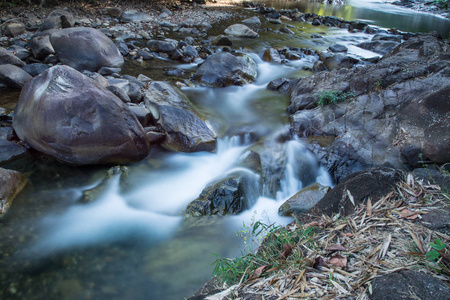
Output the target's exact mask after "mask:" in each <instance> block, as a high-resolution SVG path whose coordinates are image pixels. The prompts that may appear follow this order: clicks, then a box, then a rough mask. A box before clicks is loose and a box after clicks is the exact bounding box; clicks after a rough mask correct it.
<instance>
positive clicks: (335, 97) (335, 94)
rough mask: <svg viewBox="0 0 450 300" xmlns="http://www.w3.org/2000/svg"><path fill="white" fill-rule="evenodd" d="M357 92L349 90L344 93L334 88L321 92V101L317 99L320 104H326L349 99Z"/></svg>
mask: <svg viewBox="0 0 450 300" xmlns="http://www.w3.org/2000/svg"><path fill="white" fill-rule="evenodd" d="M355 96H356V95H355V93H352V92H348V93H344V92H343V91H340V90H332V91H322V93H320V94H319V101H317V104H318V105H320V106H325V105H328V104H336V103H340V102H344V101H347V100H348V99H350V98H353V97H355Z"/></svg>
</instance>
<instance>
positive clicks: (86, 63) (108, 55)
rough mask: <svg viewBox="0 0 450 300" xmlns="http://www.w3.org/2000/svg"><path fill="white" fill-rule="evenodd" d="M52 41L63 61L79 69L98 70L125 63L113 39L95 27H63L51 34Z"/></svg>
mask: <svg viewBox="0 0 450 300" xmlns="http://www.w3.org/2000/svg"><path fill="white" fill-rule="evenodd" d="M50 41H51V43H52V45H53V48H54V49H55V52H56V54H57V55H58V57H59V59H60V60H61V62H62V63H63V64H65V65H69V66H71V67H72V68H74V69H77V70H79V71H83V70H88V71H93V72H96V71H98V70H99V69H100V68H102V67H119V66H121V65H122V64H123V57H122V55H121V54H120V52H119V49H117V46H116V45H115V44H114V43H113V41H111V40H110V39H109V38H108V37H107V36H106V35H104V34H103V33H102V32H101V31H98V30H96V29H93V28H85V27H75V28H66V29H61V30H58V31H57V32H54V33H52V34H51V35H50Z"/></svg>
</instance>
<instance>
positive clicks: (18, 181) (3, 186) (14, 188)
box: [0, 168, 27, 216]
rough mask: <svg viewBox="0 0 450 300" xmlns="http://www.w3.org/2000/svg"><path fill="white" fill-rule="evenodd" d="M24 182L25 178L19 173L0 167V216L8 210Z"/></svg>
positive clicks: (25, 181)
mask: <svg viewBox="0 0 450 300" xmlns="http://www.w3.org/2000/svg"><path fill="white" fill-rule="evenodd" d="M26 183H27V178H26V177H25V176H24V175H22V174H21V173H19V172H17V171H13V170H7V169H3V168H0V216H2V215H3V214H5V213H6V212H7V211H8V209H9V207H10V206H11V204H12V202H13V200H14V198H15V197H16V196H17V195H18V194H19V193H20V192H21V191H22V190H23V188H24V187H25V185H26Z"/></svg>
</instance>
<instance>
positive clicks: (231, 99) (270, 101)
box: [0, 1, 448, 299]
mask: <svg viewBox="0 0 450 300" xmlns="http://www.w3.org/2000/svg"><path fill="white" fill-rule="evenodd" d="M353 2H357V1H350V5H354V6H345V7H347V8H342V7H341V6H338V7H333V6H324V5H323V4H317V3H313V4H310V5H312V6H310V7H309V8H311V7H313V6H314V5H316V6H315V7H317V8H316V12H318V13H323V14H331V13H328V11H327V9H330V10H331V11H332V12H333V14H335V15H338V16H342V17H344V18H346V19H357V18H363V19H364V20H365V21H368V22H371V23H373V24H375V25H377V26H381V27H383V26H391V25H380V24H379V23H377V22H379V21H377V20H378V19H377V18H379V17H377V13H376V11H379V10H376V9H375V12H370V11H371V9H372V6H368V8H365V9H363V8H361V5H359V6H358V5H356V4H354V3H353ZM272 3H273V4H274V5H275V6H279V7H284V8H286V7H289V8H293V7H294V6H293V5H297V7H299V6H298V5H300V2H292V1H278V2H276V3H275V2H269V4H272ZM302 3H303V2H302ZM364 3H370V2H366V1H365V2H364ZM381 5H385V4H381ZM348 7H350V8H351V10H352V11H356V12H358V13H355V14H353V13H352V14H350V15H346V14H343V15H340V12H341V11H343V12H346V11H348V10H349V9H350V8H348ZM389 7H390V9H389V12H392V14H394V15H395V16H402V15H403V14H402V13H401V12H399V11H398V9H400V8H396V7H392V6H389ZM321 9H323V10H324V11H323V12H322V10H321ZM361 9H362V10H363V11H364V12H366V14H363V13H360V12H359V11H360V10H361ZM383 10H384V9H383ZM400 10H403V9H400ZM308 11H311V10H308ZM372 17H373V19H371V18H372ZM428 19H429V20H432V21H430V22H434V20H435V19H434V17H433V16H430V17H428ZM447 22H448V21H447ZM291 24H292V25H293V26H294V27H293V28H292V30H293V31H294V32H295V35H294V36H292V35H280V34H277V33H274V32H273V31H268V32H261V38H259V39H255V40H251V41H249V40H241V41H237V42H236V45H237V46H238V47H239V46H241V49H242V50H243V51H245V52H250V53H251V55H252V57H253V58H254V59H255V61H256V62H257V63H258V66H259V67H258V78H257V80H256V81H255V82H254V83H252V84H249V85H245V86H242V87H229V88H223V89H212V88H204V87H191V88H184V89H183V91H184V92H185V93H186V94H187V95H188V96H189V98H190V100H191V101H192V102H193V103H194V104H195V105H196V106H197V107H198V109H199V110H201V111H202V112H203V113H205V114H206V115H207V117H208V119H209V121H210V123H211V125H212V126H213V128H214V129H215V130H216V131H217V132H218V133H219V136H220V138H219V140H218V149H217V152H216V153H205V152H201V153H191V154H184V153H168V152H165V151H162V150H160V149H157V148H156V147H155V148H154V149H153V150H152V153H151V155H150V156H149V158H148V159H146V160H144V161H142V162H140V163H137V164H135V165H131V166H129V169H128V172H127V175H126V176H125V175H115V176H113V177H112V178H110V179H109V180H108V181H106V182H104V184H105V188H104V192H103V193H102V194H101V195H100V196H99V197H98V198H97V199H94V200H93V201H92V202H89V203H81V202H80V197H81V196H82V192H83V191H84V190H87V189H90V188H92V187H94V186H97V185H98V184H99V183H100V182H101V181H102V179H103V178H104V176H105V174H106V171H107V169H106V168H99V167H95V168H94V167H69V166H64V165H61V164H58V163H56V162H53V161H47V160H38V161H37V162H34V163H33V165H31V166H30V167H29V168H28V169H25V170H23V171H24V172H25V174H27V175H28V176H29V178H30V181H31V182H32V187H30V188H28V190H26V191H25V192H24V193H22V194H21V195H20V196H19V197H18V198H17V199H16V200H15V202H14V205H13V206H12V208H11V209H10V211H9V212H8V214H7V215H6V216H5V218H3V219H2V220H0V238H1V241H2V243H1V245H0V269H1V270H2V272H1V274H0V281H1V282H2V283H1V288H2V289H3V290H4V291H3V295H8V299H183V297H187V296H189V295H191V294H192V293H193V292H194V291H195V290H196V289H198V288H200V287H201V285H202V284H203V283H204V282H205V281H206V280H208V279H209V277H210V276H211V272H212V269H213V266H212V265H211V263H212V262H213V261H214V260H215V256H214V255H212V254H217V255H220V256H227V257H234V256H237V255H239V254H240V253H241V251H243V252H245V251H248V250H249V249H247V248H246V245H245V244H244V243H243V239H242V237H239V236H236V232H239V231H241V232H242V231H245V230H246V229H247V228H248V227H249V226H250V224H251V223H252V222H254V221H255V220H262V221H263V222H265V223H267V224H272V223H275V224H281V225H283V224H287V223H289V222H292V221H293V219H291V218H287V217H280V216H279V215H278V207H279V206H280V205H281V204H282V203H283V201H284V200H285V199H287V198H288V197H289V196H291V195H293V194H294V193H296V192H297V191H299V190H300V189H301V188H302V187H304V186H306V185H308V184H311V183H313V182H320V183H322V184H325V185H332V184H333V183H332V182H331V180H330V177H329V175H328V174H327V171H326V170H325V169H324V168H323V167H321V166H320V165H319V164H318V163H317V161H316V159H315V157H314V156H313V155H312V154H311V153H309V152H308V151H307V150H306V148H305V146H304V145H303V144H302V142H301V141H297V140H290V141H286V142H284V143H282V144H283V147H282V148H280V149H282V150H281V151H278V152H277V153H276V154H277V155H280V156H282V157H284V159H285V162H286V164H285V165H283V166H282V167H283V170H281V173H282V174H283V176H282V178H281V181H280V186H279V188H278V190H277V191H276V193H275V194H273V193H271V192H270V189H269V187H267V186H265V183H264V182H262V183H261V184H262V186H261V187H260V189H259V190H260V191H261V192H259V193H257V195H255V198H256V199H257V200H256V202H255V203H254V205H253V206H252V207H251V208H250V209H248V210H247V211H245V212H243V213H242V214H240V215H237V216H228V217H224V218H208V219H204V220H201V221H199V222H194V223H190V222H186V221H185V220H184V219H183V214H184V210H185V208H186V206H187V205H188V204H189V203H190V202H191V201H192V200H194V199H195V198H196V197H198V195H199V194H200V193H201V191H202V190H203V188H204V187H205V186H206V185H207V184H208V183H210V182H211V181H213V180H214V179H218V178H221V177H223V176H225V175H226V174H228V173H230V172H233V171H235V170H237V169H239V170H242V167H241V166H240V163H241V162H242V161H243V160H244V159H245V158H246V156H247V155H248V150H249V149H250V148H251V147H252V146H255V143H257V141H256V140H271V139H276V137H279V136H283V134H285V133H286V132H287V127H286V126H287V123H288V119H287V114H286V112H285V109H286V107H287V106H288V102H289V101H288V98H287V96H285V95H281V94H278V93H275V92H271V91H268V90H267V89H266V86H267V84H268V83H269V82H270V81H271V80H273V79H276V78H280V77H288V78H298V77H302V76H309V75H310V74H311V72H310V71H305V70H304V68H303V67H311V66H312V65H313V63H314V61H313V60H311V58H308V57H307V58H303V59H301V60H299V61H293V62H290V63H287V64H284V65H276V64H270V63H267V62H263V61H262V59H261V57H262V52H263V51H264V50H265V49H267V48H268V47H270V46H273V47H277V46H291V47H299V48H300V47H308V48H313V49H317V50H323V49H326V48H327V47H328V46H329V45H330V44H332V43H336V42H339V43H341V44H345V45H346V46H347V47H348V48H349V53H350V54H351V55H355V56H358V57H371V56H375V54H374V53H371V52H369V51H365V50H362V49H359V48H357V47H355V46H354V45H355V44H357V43H359V42H362V41H367V40H369V39H370V38H371V37H372V36H371V35H368V34H364V33H349V32H348V31H347V30H343V29H339V28H328V27H324V26H320V27H313V26H310V25H309V24H305V23H296V22H292V23H291ZM433 24H434V23H433ZM439 24H441V23H439ZM442 24H447V25H448V23H445V22H444V23H442ZM447 25H446V26H447ZM265 26H267V27H269V28H270V27H271V26H274V25H272V24H265ZM398 28H399V29H402V30H411V29H408V28H401V27H400V26H398ZM433 29H436V28H435V27H433ZM417 31H420V30H417ZM312 33H322V34H324V39H321V40H320V41H313V40H311V39H310V38H309V36H310V35H311V34H312ZM239 44H240V45H239ZM156 65H157V64H155V66H156ZM172 67H176V66H175V65H174V63H173V62H168V61H163V60H161V61H159V62H158V67H157V69H156V70H155V68H156V67H155V68H154V69H152V67H151V66H150V65H145V64H142V65H140V66H136V65H135V64H131V63H130V64H129V65H128V66H126V67H125V68H124V70H123V73H124V74H132V73H135V74H140V73H143V74H146V75H149V76H150V77H152V78H154V77H155V76H157V75H156V74H160V72H161V70H165V69H169V68H172ZM177 67H183V68H185V69H186V71H187V72H190V71H191V72H193V71H195V69H196V66H195V65H184V66H177ZM135 74H132V75H135ZM153 75H155V76H153ZM157 79H159V78H157ZM162 79H164V78H162ZM255 137H256V138H255ZM280 152H281V153H280ZM274 155H275V154H274ZM247 172H251V171H249V170H247ZM253 176H255V178H256V179H258V175H256V174H253ZM124 182H126V184H125V183H124ZM5 299H6V298H5Z"/></svg>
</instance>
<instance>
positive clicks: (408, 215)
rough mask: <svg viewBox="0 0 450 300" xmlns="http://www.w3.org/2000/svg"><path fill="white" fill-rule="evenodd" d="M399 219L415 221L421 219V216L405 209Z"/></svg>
mask: <svg viewBox="0 0 450 300" xmlns="http://www.w3.org/2000/svg"><path fill="white" fill-rule="evenodd" d="M399 217H400V218H402V219H408V220H415V219H417V218H418V217H419V215H418V214H417V213H416V212H413V211H410V210H409V209H407V208H405V209H403V210H402V211H401V212H400V213H399Z"/></svg>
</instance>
